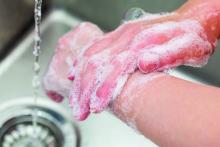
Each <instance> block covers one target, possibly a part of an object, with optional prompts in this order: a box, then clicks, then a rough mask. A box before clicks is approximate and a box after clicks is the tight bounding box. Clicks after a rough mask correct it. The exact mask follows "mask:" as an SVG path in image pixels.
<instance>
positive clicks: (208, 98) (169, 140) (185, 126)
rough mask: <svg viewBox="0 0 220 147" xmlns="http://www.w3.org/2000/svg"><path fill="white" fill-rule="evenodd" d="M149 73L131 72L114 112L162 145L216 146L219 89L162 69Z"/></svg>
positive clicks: (219, 132) (218, 119)
mask: <svg viewBox="0 0 220 147" xmlns="http://www.w3.org/2000/svg"><path fill="white" fill-rule="evenodd" d="M150 76H152V75H143V74H140V73H135V74H134V75H132V77H131V78H130V79H129V80H128V82H127V84H126V85H125V87H124V89H123V91H122V93H121V95H120V96H119V97H118V98H117V99H116V100H115V101H114V103H113V105H112V108H113V111H114V113H115V114H116V115H117V116H118V117H119V118H120V119H122V120H123V121H125V122H127V123H128V124H132V123H133V125H135V126H136V128H137V129H138V130H139V131H140V132H141V133H142V134H143V135H144V136H146V137H148V138H150V139H152V140H153V141H154V142H155V143H157V144H158V145H160V146H162V147H197V146H199V147H207V146H212V147H219V146H220V140H219V135H220V126H219V124H220V113H219V112H220V99H219V97H220V90H219V89H218V88H214V87H210V86H203V85H198V84H194V83H191V82H187V81H184V80H181V79H177V78H174V77H171V76H169V75H165V74H162V73H160V74H158V75H157V76H155V78H153V79H151V78H150ZM149 79H151V80H149Z"/></svg>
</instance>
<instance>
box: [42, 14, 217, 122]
mask: <svg viewBox="0 0 220 147" xmlns="http://www.w3.org/2000/svg"><path fill="white" fill-rule="evenodd" d="M174 20H175V21H174ZM90 25H91V24H90ZM82 28H83V27H82ZM77 30H78V31H77ZM80 32H81V33H82V34H81V33H80ZM204 32H205V31H204V29H203V28H202V26H201V25H200V23H199V22H197V21H196V20H191V19H182V20H181V19H176V18H175V17H174V19H173V17H172V15H171V17H167V16H161V17H160V18H159V19H157V18H155V19H153V20H147V19H142V20H140V19H139V20H138V21H130V22H126V23H124V24H122V25H121V26H119V28H118V29H116V30H115V31H113V32H111V33H108V34H105V35H104V36H102V33H101V31H100V30H99V29H98V28H97V27H94V26H93V27H89V28H83V29H82V30H81V29H79V28H76V30H75V31H73V32H72V35H73V36H70V37H68V35H65V36H64V37H62V38H61V41H60V42H59V44H58V48H57V50H56V53H55V56H54V57H53V60H52V62H51V65H50V67H49V70H48V73H47V74H46V76H45V78H44V86H45V87H46V90H47V94H48V96H50V97H52V98H53V99H55V100H57V101H60V99H61V98H62V97H63V96H68V92H69V91H70V93H69V102H70V106H71V107H72V109H73V115H74V117H75V119H77V120H84V119H86V118H87V117H88V115H89V114H90V112H96V113H97V112H100V111H102V110H103V109H105V108H106V107H107V106H108V105H109V103H110V102H111V101H112V100H113V99H115V98H116V97H117V96H118V94H120V92H121V90H122V88H123V86H124V84H125V82H126V81H127V79H128V78H129V75H130V74H132V73H133V72H134V71H136V70H138V69H139V70H140V71H142V72H144V73H150V72H155V71H163V70H165V69H169V68H174V67H176V66H179V65H191V66H202V65H204V64H205V63H206V62H207V60H208V57H209V56H210V55H211V54H212V53H213V49H214V47H215V46H214V45H213V43H210V42H209V41H208V39H207V36H206V35H205V33H204ZM93 33H94V34H95V35H94V34H93ZM87 35H88V36H89V37H88V36H87ZM100 36H102V37H100ZM84 37H88V38H89V39H88V38H87V39H84ZM76 38H77V39H76ZM62 40H65V41H62ZM73 40H74V41H73ZM75 40H77V41H75ZM81 40H82V41H81ZM85 40H86V41H85ZM88 40H90V41H88ZM80 42H81V44H80V45H79V44H78V43H80ZM59 46H62V47H63V50H62V49H60V47H59ZM71 49H72V50H71ZM80 49H81V52H80V53H78V56H77V57H76V52H75V51H74V50H80ZM73 52H74V53H73ZM69 56H70V57H71V59H72V60H73V66H72V65H68V64H67V63H66V58H67V57H69ZM64 65H65V66H64ZM61 67H62V70H61V69H60V68H61ZM70 68H72V69H71V71H70V72H68V69H70ZM54 69H55V72H54ZM67 73H69V75H68V74H67ZM67 77H68V78H69V79H70V80H73V82H71V81H68V80H67ZM58 79H59V80H58ZM60 81H61V82H60Z"/></svg>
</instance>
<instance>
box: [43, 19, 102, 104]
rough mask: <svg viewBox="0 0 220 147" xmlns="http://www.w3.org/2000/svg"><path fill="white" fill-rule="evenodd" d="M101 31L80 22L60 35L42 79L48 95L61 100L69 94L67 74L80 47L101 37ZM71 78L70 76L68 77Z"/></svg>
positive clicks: (69, 82)
mask: <svg viewBox="0 0 220 147" xmlns="http://www.w3.org/2000/svg"><path fill="white" fill-rule="evenodd" d="M102 35H103V32H102V31H101V30H100V29H99V28H98V27H97V26H96V25H94V24H91V23H82V24H80V25H79V26H78V27H76V28H75V29H73V30H71V31H70V32H68V33H67V34H65V35H64V36H62V37H61V38H60V39H59V41H58V44H57V47H56V50H55V53H54V56H53V58H52V60H51V63H50V65H49V67H48V70H47V72H46V74H45V75H44V79H43V87H44V89H45V91H46V94H47V95H48V97H50V98H51V99H53V100H54V101H56V102H61V101H62V100H63V98H64V97H68V96H69V90H70V87H71V84H72V81H70V80H68V78H67V77H68V74H70V73H69V72H70V71H71V69H72V67H73V62H74V61H75V60H76V55H77V54H79V52H80V50H81V49H82V48H85V47H86V46H87V45H88V44H90V43H92V42H93V41H94V40H95V39H96V38H98V37H101V36H102ZM69 78H70V79H71V77H69Z"/></svg>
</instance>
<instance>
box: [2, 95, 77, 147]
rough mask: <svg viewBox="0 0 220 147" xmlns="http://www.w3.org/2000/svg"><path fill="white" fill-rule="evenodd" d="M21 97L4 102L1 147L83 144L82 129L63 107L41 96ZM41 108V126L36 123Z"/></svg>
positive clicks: (39, 123) (73, 145) (68, 146)
mask: <svg viewBox="0 0 220 147" xmlns="http://www.w3.org/2000/svg"><path fill="white" fill-rule="evenodd" d="M33 104H34V103H33V99H32V98H19V99H17V100H12V101H7V102H5V103H3V104H1V105H0V107H1V108H0V114H1V116H2V117H1V118H0V147H79V146H80V134H79V131H78V129H77V127H76V125H74V124H73V123H72V121H71V119H70V118H69V117H68V116H67V115H66V114H67V112H65V111H63V110H62V108H61V107H60V106H58V105H57V104H56V103H53V102H51V101H49V100H45V99H39V100H38V104H37V106H35V105H33ZM36 109H37V110H38V111H37V115H38V119H37V126H35V127H34V126H33V124H32V119H33V116H32V113H33V110H36Z"/></svg>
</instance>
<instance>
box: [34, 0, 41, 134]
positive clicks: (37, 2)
mask: <svg viewBox="0 0 220 147" xmlns="http://www.w3.org/2000/svg"><path fill="white" fill-rule="evenodd" d="M34 1H35V9H34V19H35V36H34V41H35V43H34V49H33V56H34V65H33V72H34V74H33V79H32V86H33V91H34V93H33V94H34V105H35V106H37V99H38V97H39V87H40V76H39V74H40V64H39V54H40V50H41V34H40V23H41V5H42V0H34ZM37 111H38V110H37V109H34V110H33V126H34V128H35V129H34V130H36V128H37Z"/></svg>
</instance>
